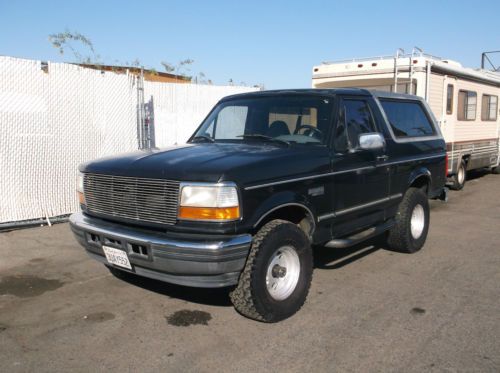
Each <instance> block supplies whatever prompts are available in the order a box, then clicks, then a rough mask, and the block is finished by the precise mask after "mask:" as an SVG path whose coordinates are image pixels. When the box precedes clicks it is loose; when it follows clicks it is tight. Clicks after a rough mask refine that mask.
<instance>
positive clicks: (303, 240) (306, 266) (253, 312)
mask: <svg viewBox="0 0 500 373" xmlns="http://www.w3.org/2000/svg"><path fill="white" fill-rule="evenodd" d="M285 245H287V246H290V247H292V248H293V249H294V250H295V252H296V253H297V255H298V257H299V262H300V274H299V278H298V282H297V285H296V286H295V289H294V290H293V292H292V293H291V294H290V295H289V296H288V297H287V298H285V299H283V300H279V301H278V300H275V299H274V298H273V297H272V296H271V295H270V293H269V291H268V290H267V286H266V272H267V268H268V265H269V261H270V258H271V257H272V255H273V254H274V253H275V252H276V250H277V249H279V248H280V247H283V246H285ZM312 271H313V256H312V250H311V245H310V242H309V239H308V238H307V236H306V235H305V234H304V232H303V231H302V230H301V229H300V228H299V227H298V226H297V225H295V224H292V223H290V222H288V221H285V220H272V221H270V222H269V223H267V224H265V225H264V226H263V227H262V228H261V229H260V230H259V231H258V232H257V234H256V235H255V236H254V237H253V241H252V247H251V248H250V253H249V255H248V258H247V261H246V264H245V268H244V269H243V271H242V273H241V275H240V278H239V282H238V285H237V286H236V288H235V289H234V290H233V291H232V292H231V293H230V295H229V296H230V298H231V301H232V303H233V305H234V307H235V308H236V310H237V311H238V312H239V313H241V314H242V315H244V316H246V317H249V318H251V319H254V320H258V321H263V322H269V323H271V322H277V321H280V320H283V319H286V318H288V317H290V316H292V315H293V314H294V313H296V312H297V311H298V310H299V309H300V308H301V307H302V305H303V304H304V302H305V300H306V297H307V294H308V292H309V287H310V285H311V280H312Z"/></svg>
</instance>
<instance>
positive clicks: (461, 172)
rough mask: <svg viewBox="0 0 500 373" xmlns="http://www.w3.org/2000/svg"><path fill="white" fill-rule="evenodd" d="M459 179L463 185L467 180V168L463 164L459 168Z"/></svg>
mask: <svg viewBox="0 0 500 373" xmlns="http://www.w3.org/2000/svg"><path fill="white" fill-rule="evenodd" d="M457 180H458V183H459V184H460V185H462V184H463V183H464V181H465V170H464V168H463V167H462V166H460V167H459V168H458V175H457Z"/></svg>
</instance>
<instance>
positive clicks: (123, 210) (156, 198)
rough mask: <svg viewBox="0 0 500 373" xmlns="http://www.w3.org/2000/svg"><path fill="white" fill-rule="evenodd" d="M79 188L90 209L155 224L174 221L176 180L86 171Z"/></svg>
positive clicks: (177, 188)
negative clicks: (81, 186) (81, 185)
mask: <svg viewBox="0 0 500 373" xmlns="http://www.w3.org/2000/svg"><path fill="white" fill-rule="evenodd" d="M83 189H84V194H85V201H86V204H87V208H88V209H89V211H90V212H95V213H98V214H102V215H108V216H110V217H120V218H125V219H132V220H137V221H144V222H152V223H158V224H168V225H172V224H175V222H176V220H177V205H178V197H179V182H178V181H171V180H162V179H146V178H137V177H125V176H112V175H100V174H90V173H87V174H85V175H84V179H83Z"/></svg>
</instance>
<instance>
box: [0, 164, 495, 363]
mask: <svg viewBox="0 0 500 373" xmlns="http://www.w3.org/2000/svg"><path fill="white" fill-rule="evenodd" d="M431 206H432V210H431V227H430V232H429V237H428V240H427V243H426V245H425V247H424V249H423V250H422V251H420V252H418V253H417V254H413V255H407V254H399V253H395V252H391V251H388V250H385V249H384V248H383V247H382V246H383V245H382V244H381V240H374V241H372V242H370V243H367V244H364V245H362V246H358V247H355V248H352V249H344V250H339V249H327V248H315V272H314V278H313V283H312V286H311V291H310V293H309V297H308V301H307V302H306V304H305V306H304V307H303V308H302V310H301V311H300V312H299V313H298V314H296V315H295V316H293V317H292V318H290V319H288V320H285V321H283V322H281V323H278V324H263V323H259V322H255V321H252V320H248V319H246V318H244V317H242V316H240V315H239V314H238V313H237V312H236V311H235V310H234V309H233V308H232V306H231V304H230V302H229V299H228V296H227V293H228V291H227V290H225V289H220V290H210V289H193V288H187V287H180V286H174V285H169V284H164V283H161V282H158V281H153V280H146V279H140V278H135V279H130V280H128V281H123V280H119V279H117V278H115V277H113V276H112V275H111V274H110V273H109V272H108V271H107V269H106V268H105V267H104V266H103V265H101V264H99V263H97V262H95V261H93V260H91V259H90V258H89V257H88V256H87V255H86V254H85V252H84V250H83V248H81V247H80V246H79V245H77V243H76V241H75V240H74V239H73V236H72V234H71V232H70V229H69V226H68V225H67V224H58V225H54V226H52V227H40V228H33V229H24V230H18V231H12V232H4V233H0V364H1V368H0V370H1V371H5V372H17V371H19V372H21V371H22V372H25V371H37V372H44V371H45V372H56V371H61V372H62V371H70V370H72V371H109V370H113V371H114V370H123V371H141V372H148V371H160V370H161V371H169V372H170V371H171V372H180V371H183V372H184V371H204V372H209V371H215V372H221V371H244V372H246V371H280V372H304V371H314V372H322V371H325V372H326V371H328V372H332V371H362V372H367V371H375V372H376V371H379V372H391V371H392V372H402V371H405V372H423V371H464V372H465V371H466V372H471V371H481V372H495V371H496V372H498V371H500V245H499V240H498V239H499V234H500V176H498V175H491V174H487V173H475V174H473V175H471V180H469V182H468V184H467V185H466V187H465V189H464V190H463V191H460V192H451V193H450V199H449V202H448V203H446V204H445V203H442V202H439V201H433V202H432V203H431Z"/></svg>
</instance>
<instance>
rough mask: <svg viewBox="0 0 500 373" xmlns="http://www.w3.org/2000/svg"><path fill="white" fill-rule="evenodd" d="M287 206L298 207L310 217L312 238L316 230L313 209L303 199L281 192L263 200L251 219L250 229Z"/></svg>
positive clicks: (293, 194) (290, 193)
mask: <svg viewBox="0 0 500 373" xmlns="http://www.w3.org/2000/svg"><path fill="white" fill-rule="evenodd" d="M288 206H296V207H300V208H301V209H303V210H304V212H305V213H306V214H307V215H308V216H309V217H310V221H311V224H312V226H311V232H310V234H309V235H310V236H312V235H313V233H314V231H315V230H316V222H317V218H316V214H315V213H314V208H313V207H312V206H311V205H310V204H309V203H308V201H307V200H306V199H305V198H303V197H302V196H300V195H297V194H295V193H292V192H281V193H278V194H276V195H273V196H271V197H270V198H268V199H267V200H265V201H264V202H263V203H262V204H261V205H260V207H259V208H258V209H257V210H256V211H255V213H254V215H253V216H252V218H251V225H252V227H253V228H255V227H257V226H258V225H259V224H260V223H261V222H262V221H263V220H264V219H265V218H266V217H267V216H269V215H270V214H272V213H273V212H274V211H276V210H279V209H280V208H284V207H288Z"/></svg>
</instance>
